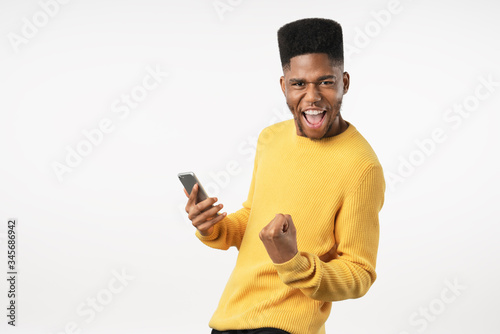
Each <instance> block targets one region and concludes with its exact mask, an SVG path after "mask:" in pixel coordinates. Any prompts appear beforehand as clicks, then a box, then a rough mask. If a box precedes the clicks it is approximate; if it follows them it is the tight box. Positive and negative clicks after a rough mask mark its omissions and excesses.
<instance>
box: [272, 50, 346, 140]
mask: <svg viewBox="0 0 500 334" xmlns="http://www.w3.org/2000/svg"><path fill="white" fill-rule="evenodd" d="M280 84H281V89H282V90H283V94H285V98H286V104H287V105H288V107H289V108H290V111H291V112H292V114H293V118H294V119H295V127H296V128H297V135H299V136H303V137H308V138H311V139H313V140H320V139H323V138H325V137H331V136H335V135H337V134H338V133H339V130H340V129H341V128H342V126H344V124H343V123H344V121H343V120H342V117H341V116H340V107H341V105H342V97H343V96H344V94H345V93H347V90H348V88H349V74H348V73H347V72H343V68H339V67H337V66H333V65H332V63H331V62H330V60H329V59H328V55H327V54H326V53H310V54H305V55H300V56H296V57H293V58H291V59H290V69H286V70H285V72H284V76H282V77H281V78H280Z"/></svg>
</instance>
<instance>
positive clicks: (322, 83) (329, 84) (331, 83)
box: [320, 81, 334, 86]
mask: <svg viewBox="0 0 500 334" xmlns="http://www.w3.org/2000/svg"><path fill="white" fill-rule="evenodd" d="M320 84H321V85H322V86H333V84H334V82H333V81H321V83H320Z"/></svg>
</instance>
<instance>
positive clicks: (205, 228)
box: [184, 184, 227, 236]
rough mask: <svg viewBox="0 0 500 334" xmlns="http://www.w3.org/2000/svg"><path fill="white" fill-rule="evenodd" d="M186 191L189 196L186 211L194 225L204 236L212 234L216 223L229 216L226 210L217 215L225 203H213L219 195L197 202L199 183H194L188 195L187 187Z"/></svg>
mask: <svg viewBox="0 0 500 334" xmlns="http://www.w3.org/2000/svg"><path fill="white" fill-rule="evenodd" d="M184 193H185V194H186V196H187V197H188V202H187V204H186V212H187V213H188V218H189V220H191V222H192V223H193V226H194V227H196V228H197V229H198V231H200V234H201V235H203V236H208V235H210V234H212V232H213V230H214V225H215V224H217V223H218V222H220V221H221V220H222V219H224V217H226V216H227V213H226V212H224V213H222V214H220V215H218V216H217V215H216V214H217V212H219V211H220V210H221V209H222V207H223V205H222V204H219V205H215V206H214V205H213V204H214V203H215V202H217V197H209V198H207V199H206V200H204V201H201V202H199V203H198V204H196V196H197V195H198V184H195V185H194V187H193V190H192V191H191V195H188V193H187V191H186V189H184Z"/></svg>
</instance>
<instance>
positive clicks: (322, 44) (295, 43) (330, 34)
mask: <svg viewBox="0 0 500 334" xmlns="http://www.w3.org/2000/svg"><path fill="white" fill-rule="evenodd" d="M278 47H279V52H280V58H281V66H282V67H283V69H285V68H289V67H290V59H291V58H293V57H295V56H300V55H303V54H308V53H326V54H327V55H328V57H329V58H330V60H331V61H332V63H333V64H335V65H343V63H344V47H343V38H342V27H341V26H340V24H338V23H337V22H335V21H333V20H329V19H321V18H308V19H301V20H297V21H294V22H290V23H287V24H285V25H284V26H282V27H281V28H280V29H279V30H278Z"/></svg>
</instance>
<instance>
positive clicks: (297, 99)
mask: <svg viewBox="0 0 500 334" xmlns="http://www.w3.org/2000/svg"><path fill="white" fill-rule="evenodd" d="M278 44H279V50H280V57H281V63H282V67H283V76H282V77H281V78H280V84H281V89H282V90H283V94H284V95H285V98H286V103H287V105H288V107H289V108H290V111H291V112H292V114H293V120H288V121H284V122H280V123H277V124H274V125H272V126H269V127H267V128H265V129H264V130H263V131H262V132H261V133H260V135H259V140H258V144H257V150H256V154H255V163H254V170H253V175H252V182H251V185H250V191H249V194H248V198H247V200H246V201H245V202H244V203H243V208H242V209H240V210H238V211H236V212H235V213H232V214H230V215H227V214H226V213H223V214H220V215H218V216H217V215H216V213H217V212H219V211H220V210H221V209H222V204H219V205H215V206H214V203H215V202H217V198H209V199H206V200H205V201H203V202H200V203H198V204H195V199H196V194H197V187H196V186H195V188H193V191H192V193H191V196H188V197H189V199H188V203H187V205H186V211H187V212H188V216H189V219H190V220H191V221H192V223H193V225H194V226H195V227H196V229H197V230H196V236H197V237H198V238H199V239H200V240H201V241H202V242H203V243H205V244H206V245H208V246H210V247H213V248H218V249H224V250H227V249H228V248H229V247H231V246H235V247H237V248H238V250H239V254H238V259H237V261H236V266H235V268H234V270H233V272H232V274H231V277H230V278H229V281H228V282H227V285H226V288H225V290H224V292H223V294H222V297H221V299H220V302H219V305H218V307H217V310H216V311H215V313H214V315H213V316H212V319H211V320H210V323H209V325H210V327H211V328H213V331H212V333H218V334H219V333H224V334H226V333H293V334H296V333H297V334H316V333H318V334H319V333H325V326H324V324H325V322H326V320H327V318H328V316H329V314H330V310H331V306H332V302H333V301H339V300H345V299H349V298H359V297H361V296H363V295H364V294H365V293H366V292H367V291H368V289H369V288H370V286H371V285H372V284H373V282H374V281H375V279H376V273H375V263H376V257H377V249H378V242H379V222H378V213H379V212H380V210H381V208H382V205H383V202H384V192H385V181H384V176H383V170H382V167H381V165H380V163H379V161H378V158H377V156H376V154H375V152H374V151H373V149H372V148H371V146H370V145H369V144H368V142H367V141H366V140H365V138H364V137H363V136H362V135H361V134H360V133H359V132H358V131H357V130H356V128H355V127H354V125H353V124H351V123H349V122H347V121H345V120H343V119H342V116H341V115H340V108H341V104H342V98H343V95H344V94H345V93H347V91H348V89H349V74H348V73H347V72H344V65H343V41H342V29H341V27H340V25H339V24H338V23H337V22H335V21H332V20H327V19H303V20H298V21H295V22H291V23H288V24H286V25H284V26H283V27H281V28H280V29H279V30H278ZM186 195H187V193H186Z"/></svg>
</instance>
